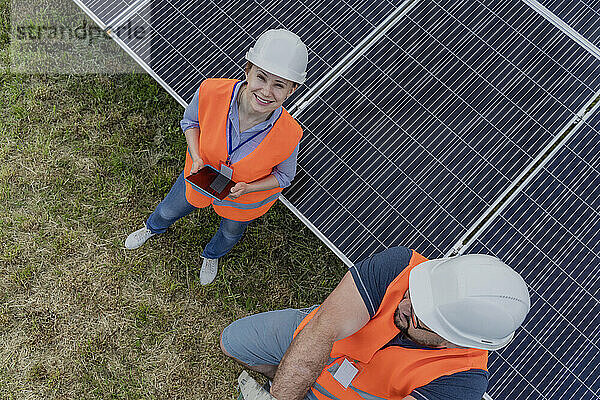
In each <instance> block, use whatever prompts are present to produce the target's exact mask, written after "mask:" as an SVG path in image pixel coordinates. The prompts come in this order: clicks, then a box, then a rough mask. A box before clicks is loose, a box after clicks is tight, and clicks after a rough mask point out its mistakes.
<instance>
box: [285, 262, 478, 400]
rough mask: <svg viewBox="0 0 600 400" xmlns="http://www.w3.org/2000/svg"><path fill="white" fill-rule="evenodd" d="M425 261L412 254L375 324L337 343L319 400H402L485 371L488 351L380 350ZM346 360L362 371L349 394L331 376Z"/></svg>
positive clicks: (317, 387) (322, 378)
mask: <svg viewBox="0 0 600 400" xmlns="http://www.w3.org/2000/svg"><path fill="white" fill-rule="evenodd" d="M424 261H427V259H426V258H425V257H423V256H422V255H420V254H419V253H417V252H415V251H414V250H413V253H412V257H411V259H410V263H409V265H408V267H406V268H405V269H404V271H402V273H401V274H400V275H398V276H397V277H396V279H394V280H393V281H392V283H391V284H390V285H389V286H388V288H387V290H386V292H385V295H384V296H383V300H382V302H381V305H380V306H379V309H378V310H377V312H376V313H375V315H374V316H373V318H372V319H371V320H370V321H369V322H368V323H367V324H366V325H365V326H364V327H362V328H361V329H360V330H359V331H358V332H356V333H355V334H353V335H351V336H349V337H347V338H344V339H342V340H338V341H337V342H335V343H334V345H333V349H332V351H331V357H332V358H335V359H336V360H335V361H333V362H332V363H331V364H329V365H328V366H327V367H325V369H324V370H323V372H322V373H321V375H320V376H319V377H318V378H317V381H316V382H315V384H314V385H313V388H312V389H313V392H314V393H315V395H316V396H317V398H318V399H319V400H331V399H332V398H334V399H340V400H364V399H365V398H367V399H368V398H369V397H368V394H370V395H373V396H377V398H382V399H389V400H400V399H403V398H404V397H406V396H408V395H409V394H410V393H411V392H412V391H413V390H414V389H416V388H418V387H421V386H424V385H426V384H428V383H429V382H431V381H433V380H435V379H437V378H439V377H440V376H444V375H451V374H454V373H457V372H462V371H467V370H469V369H474V368H476V369H483V370H486V371H487V351H486V350H479V349H435V350H434V349H432V350H427V349H425V350H423V349H409V348H404V347H400V346H389V347H386V348H385V349H381V348H382V347H383V346H384V345H386V344H387V343H388V342H389V341H390V340H392V338H394V337H395V336H396V335H397V334H398V333H399V331H398V328H397V327H396V325H394V311H395V310H396V308H397V307H398V303H399V302H400V300H401V299H402V298H403V296H404V293H405V292H406V291H407V290H408V276H409V272H410V270H411V269H413V268H415V267H416V266H417V265H418V264H420V263H422V262H424ZM316 311H317V310H314V311H313V312H311V313H310V314H309V315H307V316H306V318H304V320H303V321H302V322H301V323H300V325H299V326H298V328H297V329H296V331H295V332H294V336H296V335H297V334H298V332H300V330H302V329H303V328H304V326H306V324H307V323H308V322H309V321H310V319H311V318H312V317H313V316H314V315H315V313H316ZM344 359H347V360H348V361H349V362H351V363H352V365H354V366H355V367H356V368H357V369H358V371H359V372H358V374H357V375H356V376H355V377H354V379H353V381H352V382H351V384H350V386H348V388H347V389H345V388H344V387H343V386H342V385H341V384H340V383H339V382H338V381H336V380H335V379H333V375H332V373H331V372H330V371H332V370H334V369H337V368H338V367H337V366H339V365H341V363H342V362H343V361H344ZM323 393H328V394H329V396H326V395H324V394H323ZM361 393H363V394H362V395H361ZM364 393H367V395H365V394H364ZM331 396H333V397H331Z"/></svg>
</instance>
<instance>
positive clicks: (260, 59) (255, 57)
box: [246, 29, 308, 83]
mask: <svg viewBox="0 0 600 400" xmlns="http://www.w3.org/2000/svg"><path fill="white" fill-rule="evenodd" d="M246 60H248V61H250V62H251V63H252V64H254V65H256V66H257V67H260V68H262V69H264V70H265V71H267V72H270V73H271V74H274V75H277V76H280V77H282V78H285V79H288V80H290V81H293V82H296V83H304V81H305V80H306V66H307V64H308V51H307V50H306V46H305V45H304V43H302V40H300V37H298V35H296V34H295V33H292V32H290V31H288V30H285V29H270V30H268V31H266V32H264V33H263V34H262V35H260V36H259V37H258V39H257V40H256V43H255V44H254V47H250V50H248V52H247V53H246Z"/></svg>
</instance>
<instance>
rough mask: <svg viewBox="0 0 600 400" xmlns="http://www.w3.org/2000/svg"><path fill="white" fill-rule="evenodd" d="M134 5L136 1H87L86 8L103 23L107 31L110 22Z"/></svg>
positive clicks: (102, 26) (103, 27)
mask: <svg viewBox="0 0 600 400" xmlns="http://www.w3.org/2000/svg"><path fill="white" fill-rule="evenodd" d="M133 3H134V0H91V1H86V2H85V6H86V7H87V8H88V9H89V10H90V12H92V13H93V14H94V15H95V16H96V17H97V18H98V19H99V20H100V21H102V25H100V26H101V28H102V29H105V28H106V24H107V23H108V22H110V21H112V20H114V19H115V18H116V17H117V16H119V15H120V14H121V13H122V12H123V11H125V10H127V8H129V6H130V5H131V4H133Z"/></svg>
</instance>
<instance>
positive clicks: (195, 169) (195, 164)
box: [190, 157, 204, 174]
mask: <svg viewBox="0 0 600 400" xmlns="http://www.w3.org/2000/svg"><path fill="white" fill-rule="evenodd" d="M202 167H204V162H203V161H202V159H201V158H200V157H198V158H197V159H196V160H194V159H192V169H190V174H195V173H196V172H198V170H200V168H202Z"/></svg>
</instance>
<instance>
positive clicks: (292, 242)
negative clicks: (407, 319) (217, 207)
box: [0, 0, 344, 399]
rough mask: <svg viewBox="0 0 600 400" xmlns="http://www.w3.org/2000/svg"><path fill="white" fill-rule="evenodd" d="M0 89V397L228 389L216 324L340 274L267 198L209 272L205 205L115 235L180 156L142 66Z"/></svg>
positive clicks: (296, 296) (2, 50) (168, 111)
mask: <svg viewBox="0 0 600 400" xmlns="http://www.w3.org/2000/svg"><path fill="white" fill-rule="evenodd" d="M8 4H9V3H8V1H7V0H1V1H0V31H1V33H0V59H2V60H4V62H5V64H7V61H6V60H7V57H8V56H7V47H8V35H7V33H6V32H7V29H8V25H9V24H8V15H9V13H8ZM0 96H1V98H2V100H1V101H0V160H1V163H0V399H175V398H177V399H231V398H234V396H235V391H236V390H235V388H236V384H235V380H236V377H237V375H238V374H239V372H240V371H241V368H240V367H238V366H237V365H235V364H234V363H233V362H231V361H229V360H227V359H226V358H225V357H224V356H223V355H222V354H221V352H220V350H219V346H218V338H219V333H220V332H221V330H222V329H223V328H224V327H225V326H227V324H229V323H230V322H232V321H233V320H235V319H236V318H240V317H242V316H245V315H248V314H251V313H256V312H261V311H266V310H270V309H276V308H284V307H289V306H293V307H303V306H307V305H310V304H314V303H317V302H320V301H322V300H323V299H324V298H325V297H326V295H327V294H328V293H329V292H330V291H331V289H332V288H333V287H334V286H335V284H336V283H337V281H338V280H339V278H340V277H341V275H342V274H343V271H344V267H343V266H342V264H341V262H340V261H339V260H338V259H337V258H336V257H335V256H334V255H333V254H332V253H331V252H330V251H329V250H328V249H327V248H326V247H324V245H323V244H322V243H321V242H320V241H319V240H318V239H317V238H316V237H315V236H314V235H313V234H312V233H311V232H310V231H309V230H308V229H307V228H306V227H305V226H304V225H303V224H302V223H301V222H300V221H298V220H297V219H296V218H295V217H294V216H293V215H292V214H291V212H289V211H288V210H287V209H286V208H285V207H284V206H282V205H281V204H278V205H277V206H276V207H274V209H272V210H271V211H270V212H269V213H268V214H267V215H265V216H264V217H262V218H261V219H259V220H258V221H257V222H255V223H253V224H251V225H250V227H249V229H248V232H247V234H246V235H245V237H244V239H243V240H242V242H241V243H240V244H239V245H238V246H237V247H236V248H235V249H234V250H233V251H232V252H231V253H230V255H229V256H228V257H226V258H225V259H224V260H223V263H222V264H223V265H222V268H220V271H219V276H218V277H217V280H216V282H215V283H214V284H213V285H210V286H208V287H203V286H201V285H200V283H199V280H198V272H199V266H200V262H201V256H200V251H201V248H202V246H203V245H204V244H205V243H206V242H207V241H208V240H209V239H210V237H211V236H212V234H213V233H214V231H215V230H216V228H217V224H218V217H217V216H216V215H215V214H214V212H212V211H210V210H200V211H198V212H196V213H195V214H193V215H191V216H189V217H187V218H185V219H183V220H181V221H179V222H178V223H177V224H175V225H174V226H173V227H172V229H170V230H169V231H168V232H167V233H166V234H164V235H161V236H160V237H157V238H153V239H152V240H151V241H150V242H149V243H148V244H147V245H145V246H144V247H143V248H141V249H139V250H137V251H126V250H124V249H123V248H122V246H123V241H124V239H125V237H126V236H127V234H128V233H129V232H131V231H133V230H135V229H137V228H138V227H139V226H140V225H141V224H142V222H143V221H144V219H145V218H146V217H147V216H148V215H149V213H151V212H152V210H153V209H154V207H155V206H156V205H157V204H158V202H159V201H160V200H161V199H162V198H163V197H164V196H165V194H166V193H167V191H168V190H169V188H170V186H171V184H172V183H173V182H174V180H175V178H176V177H177V174H178V173H179V171H180V170H181V169H182V167H183V161H184V148H185V140H184V137H183V135H182V134H181V132H180V130H179V127H178V123H179V120H180V118H181V114H182V111H183V110H182V108H181V107H180V106H179V105H178V104H177V103H176V102H175V101H174V100H173V99H172V98H171V97H170V96H169V95H168V94H167V93H166V92H165V91H164V90H162V89H161V88H160V87H159V86H158V85H157V84H156V83H155V82H154V81H153V80H152V79H151V78H150V77H149V76H147V75H115V76H102V75H89V76H67V75H62V76H49V75H16V74H11V73H10V72H6V71H5V72H4V73H2V74H0Z"/></svg>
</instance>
